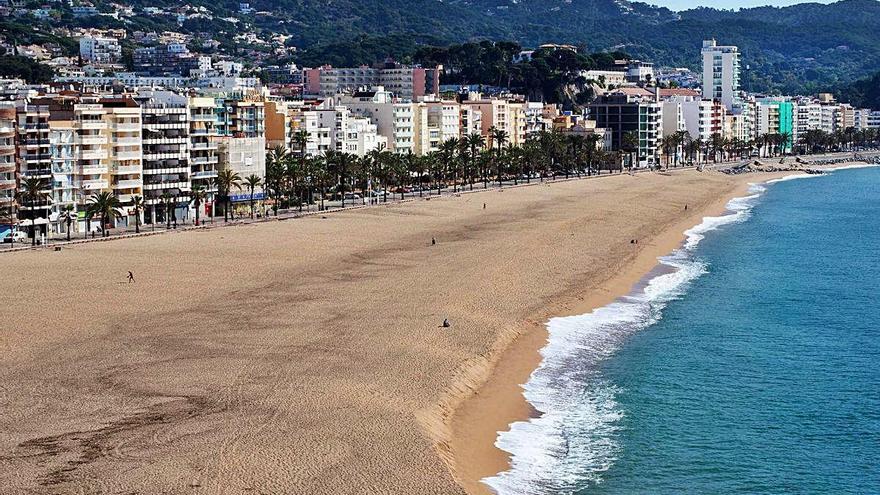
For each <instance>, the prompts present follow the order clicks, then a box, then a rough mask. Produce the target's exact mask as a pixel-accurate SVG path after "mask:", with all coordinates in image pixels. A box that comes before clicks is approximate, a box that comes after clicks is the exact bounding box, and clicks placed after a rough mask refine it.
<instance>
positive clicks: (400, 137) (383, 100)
mask: <svg viewBox="0 0 880 495" xmlns="http://www.w3.org/2000/svg"><path fill="white" fill-rule="evenodd" d="M337 104H338V105H340V106H344V107H346V108H348V109H349V110H351V112H352V113H353V114H354V115H358V116H362V117H367V118H369V119H370V121H371V122H372V123H373V124H375V125H376V129H377V132H378V134H381V135H382V136H385V137H386V138H387V139H388V150H389V151H392V152H394V153H402V154H406V153H417V152H418V149H417V147H416V140H417V136H416V132H417V131H419V132H420V130H419V129H418V128H417V121H416V119H417V117H418V115H417V113H419V114H420V113H421V112H417V110H416V108H415V106H416V104H414V103H412V102H400V101H398V100H395V99H394V97H393V94H392V93H391V92H390V91H386V90H385V88H384V87H383V86H378V87H376V89H374V90H371V91H358V92H356V93H354V94H352V95H341V96H340V97H339V98H337Z"/></svg>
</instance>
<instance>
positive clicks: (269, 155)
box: [265, 145, 290, 216]
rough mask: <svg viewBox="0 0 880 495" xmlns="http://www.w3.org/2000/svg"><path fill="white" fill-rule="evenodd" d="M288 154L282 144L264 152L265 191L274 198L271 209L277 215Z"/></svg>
mask: <svg viewBox="0 0 880 495" xmlns="http://www.w3.org/2000/svg"><path fill="white" fill-rule="evenodd" d="M289 158H290V155H289V153H287V150H286V149H285V148H284V146H282V145H278V146H275V147H274V148H272V149H270V150H269V151H267V152H266V181H265V184H266V187H265V189H266V192H267V193H268V194H269V195H270V196H272V199H273V200H274V203H273V206H272V210H273V211H274V212H275V216H278V203H279V200H280V196H281V194H282V193H281V189H282V188H281V183H282V181H283V180H284V178H285V177H284V174H285V172H286V166H287V163H288V162H289V161H290V160H289Z"/></svg>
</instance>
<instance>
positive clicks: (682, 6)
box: [643, 0, 832, 10]
mask: <svg viewBox="0 0 880 495" xmlns="http://www.w3.org/2000/svg"><path fill="white" fill-rule="evenodd" d="M643 1H645V3H652V4H655V5H660V6H663V7H669V8H670V9H672V10H686V9H692V8H694V7H696V6H698V5H701V6H704V7H714V8H716V9H737V8H740V7H759V6H762V5H775V6H777V7H781V6H784V5H794V4H796V3H806V2H805V1H804V0H697V1H694V0H643ZM811 1H813V2H816V3H831V2H832V0H811Z"/></svg>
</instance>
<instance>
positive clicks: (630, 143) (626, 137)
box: [620, 131, 639, 170]
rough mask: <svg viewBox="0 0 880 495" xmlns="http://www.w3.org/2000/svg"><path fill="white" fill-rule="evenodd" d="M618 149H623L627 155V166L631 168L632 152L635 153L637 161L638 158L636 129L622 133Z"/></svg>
mask: <svg viewBox="0 0 880 495" xmlns="http://www.w3.org/2000/svg"><path fill="white" fill-rule="evenodd" d="M620 149H621V150H623V151H624V152H625V153H626V154H627V156H628V157H629V168H630V170H632V168H633V166H634V164H633V154H635V159H636V161H638V158H639V156H638V155H639V134H638V132H636V131H629V132H626V133H624V134H623V136H622V138H621V143H620Z"/></svg>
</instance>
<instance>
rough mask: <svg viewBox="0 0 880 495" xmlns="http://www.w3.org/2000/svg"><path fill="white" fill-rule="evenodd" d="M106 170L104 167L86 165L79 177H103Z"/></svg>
mask: <svg viewBox="0 0 880 495" xmlns="http://www.w3.org/2000/svg"><path fill="white" fill-rule="evenodd" d="M107 171H108V168H107V166H106V165H86V166H84V167H83V168H82V170H81V172H80V173H81V175H103V174H106V173H107Z"/></svg>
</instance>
